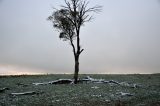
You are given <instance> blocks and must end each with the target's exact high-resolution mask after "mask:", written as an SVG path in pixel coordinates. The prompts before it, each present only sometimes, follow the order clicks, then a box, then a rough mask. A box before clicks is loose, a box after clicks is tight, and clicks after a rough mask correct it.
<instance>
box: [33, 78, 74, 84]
mask: <svg viewBox="0 0 160 106" xmlns="http://www.w3.org/2000/svg"><path fill="white" fill-rule="evenodd" d="M72 82H73V80H71V79H59V80H55V81H49V82H42V83H32V84H33V85H47V84H71V83H72Z"/></svg>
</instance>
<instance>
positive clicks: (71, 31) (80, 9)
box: [48, 0, 101, 84]
mask: <svg viewBox="0 0 160 106" xmlns="http://www.w3.org/2000/svg"><path fill="white" fill-rule="evenodd" d="M64 1H65V5H62V6H61V9H55V8H54V9H55V11H54V12H53V14H52V15H51V16H49V17H48V20H50V21H51V22H52V23H53V27H54V28H56V29H58V31H59V32H60V34H59V38H60V39H63V40H64V41H69V43H70V44H71V46H72V48H73V54H74V59H75V72H74V83H75V84H77V80H78V72H79V56H80V54H81V53H82V52H83V50H84V49H82V48H81V46H80V29H81V27H82V25H84V24H85V23H86V22H89V21H90V20H91V19H92V16H91V15H90V13H91V12H96V13H97V12H99V11H100V10H101V6H94V7H91V8H88V4H89V2H88V1H86V0H69V1H67V0H64ZM74 41H75V42H74Z"/></svg>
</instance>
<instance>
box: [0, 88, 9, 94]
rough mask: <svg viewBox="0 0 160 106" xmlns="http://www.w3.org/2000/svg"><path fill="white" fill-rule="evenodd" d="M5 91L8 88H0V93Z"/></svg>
mask: <svg viewBox="0 0 160 106" xmlns="http://www.w3.org/2000/svg"><path fill="white" fill-rule="evenodd" d="M5 90H9V88H7V87H4V88H0V93H1V92H4V91H5Z"/></svg>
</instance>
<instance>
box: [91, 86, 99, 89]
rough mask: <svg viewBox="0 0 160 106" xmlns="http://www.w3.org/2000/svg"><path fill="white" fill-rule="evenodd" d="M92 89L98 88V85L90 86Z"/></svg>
mask: <svg viewBox="0 0 160 106" xmlns="http://www.w3.org/2000/svg"><path fill="white" fill-rule="evenodd" d="M91 88H92V89H98V88H99V87H98V86H93V87H91Z"/></svg>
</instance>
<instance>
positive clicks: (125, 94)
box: [116, 92, 133, 96]
mask: <svg viewBox="0 0 160 106" xmlns="http://www.w3.org/2000/svg"><path fill="white" fill-rule="evenodd" d="M116 94H117V95H121V96H133V94H131V93H124V92H118V93H116Z"/></svg>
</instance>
